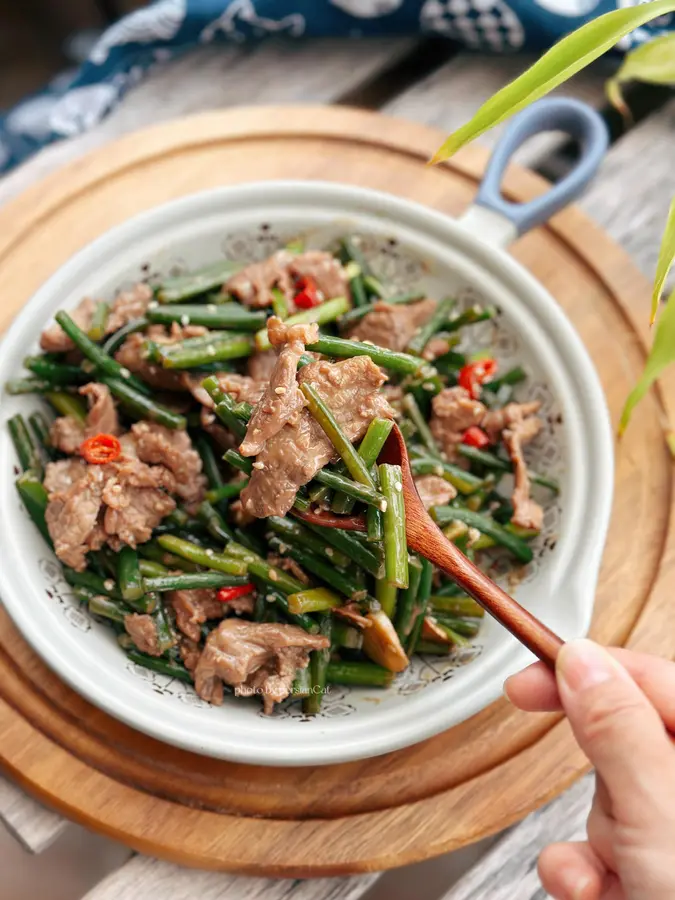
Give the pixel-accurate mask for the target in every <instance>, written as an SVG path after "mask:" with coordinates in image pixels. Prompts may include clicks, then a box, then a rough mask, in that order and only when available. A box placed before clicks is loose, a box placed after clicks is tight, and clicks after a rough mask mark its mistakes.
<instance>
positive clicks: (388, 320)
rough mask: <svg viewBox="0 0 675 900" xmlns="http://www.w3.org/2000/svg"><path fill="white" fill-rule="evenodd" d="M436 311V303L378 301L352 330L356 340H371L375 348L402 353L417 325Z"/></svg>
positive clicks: (353, 337) (427, 301) (425, 301)
mask: <svg viewBox="0 0 675 900" xmlns="http://www.w3.org/2000/svg"><path fill="white" fill-rule="evenodd" d="M435 309H436V301H435V300H420V301H418V302H417V303H411V304H400V305H399V304H391V303H385V302H384V301H380V302H378V303H376V304H375V306H374V308H373V310H372V312H369V313H368V314H367V315H365V316H364V317H363V318H362V319H361V321H360V322H358V323H357V325H356V326H355V327H354V328H353V329H352V331H351V334H350V337H351V338H352V339H353V340H355V341H370V342H371V343H372V344H377V346H378V347H388V348H389V349H390V350H398V351H400V350H405V348H406V347H407V346H408V344H409V343H410V340H411V338H412V337H413V336H414V334H415V332H416V331H417V329H418V328H419V327H420V325H423V324H424V323H425V322H426V321H427V319H429V317H430V316H431V315H432V314H433V312H434V310H435Z"/></svg>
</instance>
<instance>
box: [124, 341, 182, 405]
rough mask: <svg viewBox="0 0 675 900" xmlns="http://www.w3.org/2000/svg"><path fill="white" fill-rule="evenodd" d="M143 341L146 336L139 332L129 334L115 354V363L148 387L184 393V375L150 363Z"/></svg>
mask: <svg viewBox="0 0 675 900" xmlns="http://www.w3.org/2000/svg"><path fill="white" fill-rule="evenodd" d="M153 339H154V338H153ZM145 341H146V335H144V334H143V333H142V332H140V331H139V332H136V334H130V335H129V337H128V338H127V339H126V340H125V342H124V343H123V344H122V346H121V347H120V348H119V350H118V351H117V353H115V359H116V360H117V362H118V363H119V364H120V365H121V366H124V368H125V369H128V370H129V371H130V372H133V373H134V375H138V376H139V377H140V378H142V379H143V381H145V382H147V383H148V384H149V385H150V387H154V388H158V389H159V390H162V391H184V390H185V383H184V373H183V372H181V371H178V370H174V371H171V370H169V369H164V368H162V366H161V365H159V363H153V362H150V360H149V359H147V358H146V356H145V350H144V345H145Z"/></svg>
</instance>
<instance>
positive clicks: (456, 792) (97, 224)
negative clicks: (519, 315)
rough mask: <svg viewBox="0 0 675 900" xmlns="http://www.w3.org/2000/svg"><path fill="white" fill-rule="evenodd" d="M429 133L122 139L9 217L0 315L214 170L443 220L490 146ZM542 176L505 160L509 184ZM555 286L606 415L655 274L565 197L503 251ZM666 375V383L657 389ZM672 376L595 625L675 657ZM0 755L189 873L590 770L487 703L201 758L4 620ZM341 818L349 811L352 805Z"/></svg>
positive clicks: (261, 859)
mask: <svg viewBox="0 0 675 900" xmlns="http://www.w3.org/2000/svg"><path fill="white" fill-rule="evenodd" d="M441 139H442V135H441V134H440V133H439V132H437V131H435V130H432V129H429V128H426V127H423V126H418V125H412V124H410V123H407V122H400V121H397V120H394V119H383V118H382V117H380V116H377V115H375V114H371V113H363V112H357V111H354V110H348V109H325V108H319V107H317V108H311V109H307V108H301V107H296V108H290V109H289V108H279V109H275V108H255V109H254V108H249V109H239V110H234V111H230V112H224V113H213V114H203V115H200V116H197V117H193V118H191V119H188V120H181V121H177V122H171V123H167V124H165V125H161V126H158V127H155V128H152V129H148V130H147V131H145V132H140V133H137V134H134V135H133V136H130V137H127V138H123V139H122V140H120V141H118V142H116V143H115V144H112V145H109V146H107V147H105V148H103V149H101V150H98V151H96V152H95V153H93V154H91V155H90V156H88V157H85V158H84V159H82V160H80V161H78V162H77V163H76V164H73V165H71V166H69V167H67V168H65V169H64V170H62V171H61V172H58V173H55V174H54V175H52V176H50V177H49V178H48V179H46V180H45V181H44V182H42V183H41V184H39V185H37V186H36V187H34V188H33V189H31V190H29V191H28V192H26V193H25V194H23V195H22V196H21V197H19V198H18V199H17V200H15V201H14V202H13V203H12V204H10V205H9V206H8V207H6V208H5V209H4V210H3V212H2V213H0V225H1V226H2V227H0V262H1V264H2V269H3V274H4V284H3V305H2V308H1V309H0V329H1V328H4V327H6V325H7V324H8V322H9V320H10V319H11V317H12V316H13V315H14V313H15V312H16V311H17V310H18V309H19V308H20V307H21V306H22V304H23V303H24V302H25V301H26V300H27V299H28V298H29V297H30V295H31V294H32V292H33V291H34V290H35V289H36V288H37V287H38V285H39V284H41V283H42V282H43V281H44V280H45V278H46V277H48V276H49V275H50V274H51V273H52V272H53V271H54V270H55V269H56V268H58V266H59V265H61V264H62V263H63V262H64V261H65V260H66V259H67V258H68V257H69V256H70V255H72V253H74V252H75V251H76V250H78V249H79V248H80V247H82V246H84V245H85V244H86V243H88V242H89V241H90V240H91V239H92V238H94V237H96V236H97V235H99V234H101V233H102V232H103V231H104V230H106V229H107V228H109V227H110V226H112V225H115V224H117V223H119V222H121V221H124V220H125V219H126V218H128V217H129V216H130V215H133V214H134V213H136V212H139V211H141V210H143V209H147V208H149V207H151V206H154V205H156V204H157V203H161V202H163V201H165V200H168V199H171V198H172V197H177V196H181V195H184V194H187V193H190V192H192V191H195V190H200V189H204V188H208V187H209V186H215V185H222V184H234V183H240V182H244V181H253V180H265V179H273V178H293V177H297V178H321V179H327V180H339V181H345V182H350V183H353V184H362V185H368V186H371V187H375V188H380V189H383V190H388V191H391V192H392V193H394V194H398V195H401V196H405V197H409V198H412V199H415V200H417V201H419V202H422V203H424V204H427V205H429V206H433V207H435V208H437V209H440V210H442V211H444V212H448V213H450V214H453V215H455V214H457V213H459V212H461V211H462V210H463V209H464V208H465V207H466V206H467V205H468V203H469V202H470V200H471V198H472V196H473V195H474V193H475V189H476V184H477V182H478V180H479V178H480V173H481V172H482V169H483V167H484V164H485V161H486V153H485V152H484V151H482V150H480V149H477V148H473V149H470V150H468V151H467V152H464V153H462V154H460V155H459V156H458V157H457V158H456V159H455V160H453V161H452V163H451V164H450V165H445V166H442V167H439V168H436V169H430V168H428V167H426V166H425V162H426V160H427V159H428V157H429V155H430V154H431V153H432V152H433V151H434V150H435V149H436V147H437V146H438V144H439V143H440V140H441ZM544 187H545V185H544V183H543V182H542V181H541V180H540V179H538V178H536V177H535V176H533V175H532V174H530V173H527V172H525V171H523V170H519V169H512V170H511V171H510V172H509V175H508V178H507V182H506V194H507V196H509V197H510V198H512V199H528V198H531V197H532V196H535V195H536V194H537V193H539V192H541V191H542V190H543V189H544ZM513 254H514V256H515V257H516V258H517V259H519V260H520V261H521V262H522V263H523V264H524V265H525V266H526V267H527V268H529V269H530V270H531V271H532V272H534V274H535V275H536V276H537V277H538V279H539V280H540V281H541V282H542V283H543V284H544V286H545V287H547V288H548V289H549V290H550V291H551V293H552V294H553V295H554V296H555V297H556V299H557V300H558V301H559V302H560V304H561V305H562V306H563V308H564V309H565V310H566V312H567V314H568V315H569V316H570V318H571V319H572V321H573V322H574V324H575V325H576V327H577V329H578V330H579V332H580V334H581V336H582V338H583V340H584V342H585V343H586V346H587V347H588V348H589V350H590V352H591V354H592V356H593V359H594V361H595V364H596V367H597V368H598V371H599V374H600V377H601V380H602V383H603V386H604V388H605V391H606V394H607V397H608V402H609V405H610V409H611V413H612V417H613V420H614V422H616V420H617V418H618V413H619V411H620V407H621V404H622V402H623V399H624V397H625V395H626V393H627V391H628V389H629V386H630V384H631V383H632V379H633V378H634V374H635V372H636V371H637V370H638V369H639V368H640V366H641V364H642V361H643V359H644V341H645V333H644V332H643V331H642V330H640V328H638V327H637V325H636V324H635V322H634V321H633V313H632V312H631V309H636V307H637V304H636V303H635V298H636V297H638V296H639V297H644V298H645V303H646V302H647V298H648V294H649V288H648V285H647V284H646V283H645V281H644V280H643V278H642V276H640V275H639V273H638V272H637V271H636V270H635V269H634V267H633V265H632V264H631V262H630V261H629V259H628V258H627V257H626V255H625V254H624V253H623V252H622V251H621V250H619V249H618V248H617V247H616V246H615V245H614V244H612V243H611V241H610V240H609V239H608V238H607V237H606V236H605V235H604V234H603V233H602V232H601V231H600V230H599V229H597V228H596V227H595V226H593V225H592V224H591V223H590V222H589V221H588V220H587V219H586V218H585V217H584V216H583V215H582V214H581V213H579V211H578V210H575V209H570V210H567V211H565V212H564V213H561V214H559V215H558V216H556V217H555V219H554V220H553V221H552V222H551V223H550V224H549V225H548V226H546V227H545V228H541V229H538V230H537V231H536V232H534V233H532V234H530V235H527V236H526V237H525V238H523V239H521V240H520V241H518V243H517V244H516V245H515V246H514V248H513ZM664 385H665V383H664ZM673 397H675V391H674V390H673V383H672V382H670V390H664V391H663V393H662V394H661V395H659V394H658V393H657V392H654V393H653V395H651V396H650V397H649V398H648V399H647V401H646V402H645V403H644V404H643V405H642V406H641V407H640V408H639V410H638V411H637V413H636V416H635V421H634V425H633V427H632V428H631V429H630V431H629V433H628V435H627V437H626V439H625V441H624V442H622V444H621V446H620V447H619V448H618V452H617V472H616V497H615V504H614V516H613V521H612V526H611V529H610V535H609V540H608V545H607V551H606V553H605V558H604V564H603V571H602V577H601V582H600V586H599V589H598V595H597V606H596V615H595V618H594V622H593V631H592V633H593V636H594V637H596V638H597V639H598V640H600V641H602V642H604V643H612V644H628V645H630V646H633V647H636V648H640V649H644V650H649V651H650V652H653V653H660V654H661V655H664V656H672V655H673V653H674V650H675V628H674V627H673V624H674V621H673V620H674V619H675V614H674V613H673V610H672V608H671V605H670V603H669V599H670V598H669V591H668V588H667V579H668V576H669V574H672V573H671V570H672V567H673V564H674V563H673V554H674V553H675V544H673V542H672V539H671V538H670V531H669V528H670V518H671V512H672V509H671V467H670V462H669V460H668V458H667V455H666V453H665V450H664V448H663V442H662V439H661V427H662V422H663V421H664V420H665V419H666V418H669V417H670V418H672V410H671V409H670V408H669V404H672V398H673ZM0 673H1V674H0V728H1V729H2V733H3V741H2V743H1V745H0V763H1V764H2V765H4V767H5V768H6V769H7V770H8V772H10V773H11V774H12V776H13V777H15V778H16V779H17V780H18V781H19V782H20V783H21V784H22V785H23V786H24V787H26V789H28V790H29V791H32V792H33V793H35V794H37V795H38V796H39V797H41V798H42V799H43V800H45V801H46V802H47V803H49V804H50V805H51V806H53V807H55V808H57V809H58V810H59V811H61V812H62V813H64V814H65V815H67V816H70V817H71V818H74V819H76V820H78V821H80V822H82V823H83V824H86V825H88V826H89V827H92V828H94V829H97V830H99V831H102V832H105V833H106V834H108V835H110V836H112V837H114V838H117V839H119V840H122V841H124V842H125V843H127V844H129V845H131V846H133V847H135V848H136V849H139V850H142V851H144V852H146V853H149V854H152V855H154V856H160V857H164V858H167V859H171V860H174V861H177V862H181V863H184V864H188V865H193V866H199V867H201V868H220V869H228V870H233V871H240V872H246V873H250V874H270V875H284V876H298V877H306V876H310V875H330V874H345V873H351V872H364V871H372V870H375V869H382V868H387V867H391V866H395V865H404V864H406V863H410V862H413V861H417V860H421V859H423V858H428V857H430V856H434V855H437V854H439V853H442V852H445V851H448V850H452V849H456V848H458V847H460V846H463V845H465V844H467V843H470V842H473V841H476V840H478V839H479V838H481V837H483V836H485V835H487V834H490V833H493V832H495V831H498V830H500V829H502V828H504V827H506V826H507V825H508V824H510V823H511V822H513V821H516V820H518V819H520V818H522V817H523V816H524V815H525V814H526V813H527V812H529V811H530V810H532V809H533V808H535V807H537V806H539V805H541V804H542V803H544V802H546V801H547V800H549V799H551V798H552V797H554V796H555V795H557V794H558V793H559V792H560V791H562V790H563V789H565V788H566V787H567V786H568V785H569V784H571V783H572V782H573V781H574V780H575V779H576V778H577V777H578V776H579V775H580V774H581V773H582V772H584V771H585V770H586V765H587V763H586V761H585V760H584V758H583V756H582V754H581V753H580V751H579V750H578V749H577V748H576V746H575V744H574V742H573V740H572V738H571V735H570V732H569V728H568V726H567V724H566V723H564V722H561V721H559V719H558V718H557V717H556V716H541V717H537V716H532V715H525V714H521V713H518V712H516V711H515V710H513V709H512V708H511V707H510V706H509V705H508V704H507V703H506V702H505V701H500V702H498V703H496V704H494V705H493V706H491V707H489V708H488V709H486V710H484V711H483V712H482V713H480V714H479V715H477V716H475V717H474V718H473V719H471V720H469V721H468V722H465V723H463V724H461V725H459V726H458V727H456V728H454V729H452V730H451V731H448V732H446V733H445V734H443V735H439V736H438V737H436V738H434V739H432V740H430V741H427V742H425V743H424V744H421V745H418V746H417V747H413V748H409V749H407V750H403V751H399V752H397V753H393V754H389V755H388V756H385V757H382V758H378V759H375V760H369V761H364V762H358V763H349V764H346V765H341V766H331V767H328V768H321V769H314V770H312V769H281V770H279V769H267V768H260V767H251V766H243V765H233V764H227V763H224V762H221V761H216V760H209V759H205V758H203V757H196V756H194V755H191V754H189V753H186V752H184V751H181V750H177V749H175V748H172V747H167V746H165V745H161V744H159V743H157V742H156V741H153V740H152V739H150V738H147V737H145V736H143V735H140V734H138V733H136V732H134V731H132V730H131V729H129V728H127V727H126V726H124V725H122V724H120V723H118V722H116V721H114V720H112V719H110V718H109V717H107V716H106V715H104V714H103V713H102V712H100V711H98V710H96V709H94V708H93V707H91V706H90V705H89V704H87V703H86V702H85V701H84V700H82V699H81V698H80V697H79V696H78V695H76V694H75V693H73V692H72V691H70V690H69V689H68V688H66V687H65V686H64V685H63V684H61V683H60V682H59V681H58V680H57V679H56V678H54V676H53V675H51V673H50V672H49V671H48V670H47V669H46V668H45V667H44V666H43V664H42V663H41V662H40V661H39V660H38V659H37V658H36V657H35V656H34V655H33V654H32V652H31V651H30V650H29V649H28V647H27V646H26V644H25V643H24V642H23V641H22V640H21V639H20V638H19V636H18V635H17V633H16V631H15V630H14V628H13V626H12V625H11V623H10V622H9V620H8V619H7V617H6V616H5V615H4V614H3V615H2V616H1V617H0ZM345 816H349V818H345Z"/></svg>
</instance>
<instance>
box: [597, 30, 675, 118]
mask: <svg viewBox="0 0 675 900" xmlns="http://www.w3.org/2000/svg"><path fill="white" fill-rule="evenodd" d="M627 81H645V82H648V83H649V84H666V85H670V84H675V34H666V35H664V36H663V37H658V38H654V40H653V41H649V43H648V44H642V45H641V46H640V47H637V48H636V49H635V50H633V51H631V52H630V53H628V54H627V55H626V57H625V59H624V61H623V63H622V64H621V68H620V69H619V71H618V72H617V73H616V75H615V76H614V77H613V78H610V79H609V81H608V82H607V87H606V90H607V97H608V99H609V101H610V103H611V104H612V106H614V107H615V108H616V109H618V110H619V112H620V113H621V114H622V115H623V116H624V117H625V118H630V111H629V110H628V107H627V106H626V104H625V102H624V99H623V94H622V92H621V85H622V84H625V83H626V82H627Z"/></svg>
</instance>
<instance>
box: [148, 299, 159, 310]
mask: <svg viewBox="0 0 675 900" xmlns="http://www.w3.org/2000/svg"><path fill="white" fill-rule="evenodd" d="M158 306H159V303H158V302H157V301H156V300H151V301H150V303H148V309H157V307H158Z"/></svg>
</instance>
